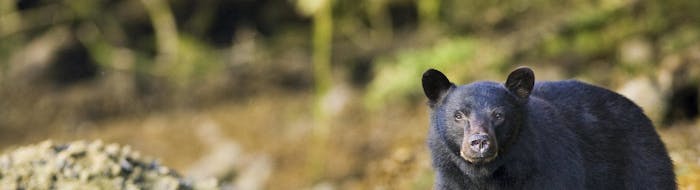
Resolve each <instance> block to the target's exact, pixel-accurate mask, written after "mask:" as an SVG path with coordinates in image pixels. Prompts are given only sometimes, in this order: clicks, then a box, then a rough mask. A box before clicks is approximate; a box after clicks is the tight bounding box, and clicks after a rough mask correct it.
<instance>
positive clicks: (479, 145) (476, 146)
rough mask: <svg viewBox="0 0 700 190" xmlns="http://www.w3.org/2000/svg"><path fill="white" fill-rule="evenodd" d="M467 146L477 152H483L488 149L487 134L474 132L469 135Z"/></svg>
mask: <svg viewBox="0 0 700 190" xmlns="http://www.w3.org/2000/svg"><path fill="white" fill-rule="evenodd" d="M469 147H470V148H471V149H472V151H474V152H475V153H478V154H484V153H486V151H487V150H488V149H489V136H488V135H486V134H475V135H472V136H470V137H469Z"/></svg>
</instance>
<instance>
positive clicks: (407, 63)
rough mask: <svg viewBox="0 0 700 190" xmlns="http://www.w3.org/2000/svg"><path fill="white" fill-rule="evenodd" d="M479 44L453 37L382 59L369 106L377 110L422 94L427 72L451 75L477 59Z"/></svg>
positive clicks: (368, 96) (371, 89) (367, 97)
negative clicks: (423, 47)
mask: <svg viewBox="0 0 700 190" xmlns="http://www.w3.org/2000/svg"><path fill="white" fill-rule="evenodd" d="M478 45H479V44H478V42H477V41H476V40H474V39H471V38H453V39H447V40H442V41H439V42H437V43H436V44H435V45H433V46H432V47H429V48H425V49H409V50H403V51H400V52H398V53H397V54H396V55H395V56H394V57H383V58H380V59H379V60H377V67H378V69H377V70H378V72H377V73H376V74H375V79H374V80H373V81H372V83H370V85H369V88H368V91H367V95H366V96H365V105H367V106H368V107H369V108H377V107H379V106H382V105H384V104H385V103H386V102H387V101H395V100H397V99H402V98H404V97H405V96H404V94H417V93H419V92H421V91H420V89H422V88H421V87H420V79H421V74H422V73H423V71H425V70H426V69H428V68H435V69H439V70H447V72H451V69H455V66H458V64H463V63H464V62H465V61H466V60H467V59H470V58H472V57H473V56H475V53H476V48H477V47H478Z"/></svg>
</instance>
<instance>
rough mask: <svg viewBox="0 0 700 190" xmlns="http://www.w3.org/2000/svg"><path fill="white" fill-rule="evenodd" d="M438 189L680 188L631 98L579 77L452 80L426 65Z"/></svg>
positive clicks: (529, 74)
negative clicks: (466, 83)
mask: <svg viewBox="0 0 700 190" xmlns="http://www.w3.org/2000/svg"><path fill="white" fill-rule="evenodd" d="M422 83H423V91H424V92H425V95H426V96H427V97H428V104H429V106H430V108H431V117H430V132H429V136H428V146H429V148H430V151H431V156H432V164H433V168H434V169H435V172H436V177H435V179H436V181H435V186H434V187H435V189H676V188H677V187H676V181H675V174H674V173H673V165H672V162H671V159H670V158H669V156H668V152H667V151H666V148H665V147H664V144H663V143H662V142H661V139H660V138H659V136H658V134H657V133H656V131H655V129H654V127H653V125H652V123H651V122H650V121H649V119H648V118H647V117H646V116H645V115H644V113H643V111H642V110H641V108H639V107H638V106H637V105H636V104H634V103H633V102H632V101H630V100H628V99H627V98H625V97H623V96H621V95H619V94H617V93H615V92H612V91H610V90H606V89H604V88H601V87H596V86H593V85H590V84H586V83H583V82H579V81H576V80H566V81H553V82H537V83H535V76H534V74H533V71H532V70H531V69H529V68H526V67H521V68H518V69H516V70H514V71H513V72H511V73H510V74H509V75H508V78H507V79H506V82H505V83H504V84H501V83H496V82H490V81H479V82H474V83H471V84H468V85H461V86H456V85H454V84H453V83H452V82H450V81H449V80H448V79H447V77H445V75H444V74H442V73H441V72H440V71H437V70H434V69H429V70H427V71H426V72H425V73H423V78H422Z"/></svg>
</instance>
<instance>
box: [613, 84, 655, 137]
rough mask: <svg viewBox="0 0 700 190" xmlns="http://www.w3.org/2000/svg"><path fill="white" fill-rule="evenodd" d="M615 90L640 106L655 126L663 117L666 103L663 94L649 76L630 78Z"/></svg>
mask: <svg viewBox="0 0 700 190" xmlns="http://www.w3.org/2000/svg"><path fill="white" fill-rule="evenodd" d="M617 92H618V93H620V94H622V95H624V96H625V97H627V98H629V99H630V100H632V101H633V102H634V103H636V104H637V105H639V106H640V107H642V109H643V110H644V113H645V114H646V115H647V116H648V117H649V118H650V119H651V120H652V122H654V123H656V124H657V126H658V124H659V123H660V122H661V120H662V119H663V116H664V112H665V110H666V107H667V103H666V101H664V94H662V93H661V92H660V91H659V90H658V87H656V86H655V85H654V84H653V83H652V81H651V80H650V79H649V78H646V77H639V78H636V79H633V80H630V81H628V82H627V83H625V84H624V85H622V88H620V89H619V90H617Z"/></svg>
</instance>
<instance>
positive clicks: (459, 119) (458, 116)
mask: <svg viewBox="0 0 700 190" xmlns="http://www.w3.org/2000/svg"><path fill="white" fill-rule="evenodd" d="M462 119H464V114H462V112H457V113H455V120H456V121H461V120H462Z"/></svg>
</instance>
